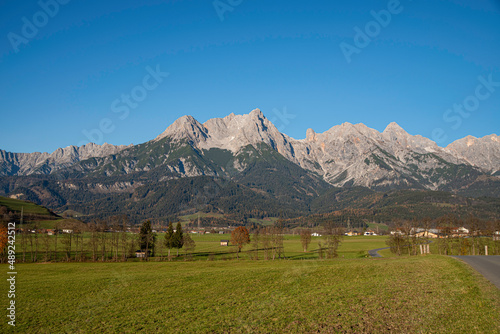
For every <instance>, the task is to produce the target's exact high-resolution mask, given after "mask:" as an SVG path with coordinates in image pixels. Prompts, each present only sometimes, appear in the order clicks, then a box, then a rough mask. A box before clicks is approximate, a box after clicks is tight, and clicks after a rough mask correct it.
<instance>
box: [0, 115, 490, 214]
mask: <svg viewBox="0 0 500 334" xmlns="http://www.w3.org/2000/svg"><path fill="white" fill-rule="evenodd" d="M499 170H500V138H499V137H498V136H497V135H494V134H492V135H489V136H486V137H483V138H474V137H470V136H469V137H466V138H463V139H460V140H457V141H455V142H454V143H451V144H450V145H448V146H447V147H445V148H443V147H439V146H438V145H437V144H436V143H435V142H433V141H431V140H430V139H427V138H425V137H422V136H419V135H410V134H408V133H407V132H406V131H405V130H403V129H402V128H401V127H400V126H399V125H398V124H396V123H391V124H389V125H388V126H387V128H386V129H385V130H384V131H383V132H379V131H377V130H374V129H370V128H369V127H367V126H365V125H364V124H350V123H344V124H341V125H336V126H334V127H332V128H331V129H329V130H327V131H325V132H323V133H316V132H315V131H314V130H312V129H308V130H307V132H306V138H305V139H294V138H291V137H289V136H287V135H286V134H283V133H281V132H280V131H279V130H278V129H277V128H276V127H275V126H274V125H273V124H272V122H270V121H269V120H268V119H267V118H266V117H265V116H264V114H263V113H262V112H261V111H260V110H259V109H255V110H253V111H252V112H250V113H249V114H246V115H235V114H230V115H228V116H226V117H224V118H214V119H210V120H208V121H206V122H205V123H203V124H202V123H200V122H198V121H197V120H196V119H194V118H193V117H192V116H183V117H181V118H179V119H178V120H176V121H175V122H174V123H173V124H172V125H170V126H169V127H168V128H167V129H166V130H165V131H164V132H163V133H162V134H160V135H159V136H157V137H156V138H155V139H153V140H151V141H149V142H146V143H144V144H139V145H135V146H132V145H131V146H113V145H109V144H104V145H102V146H99V145H95V144H88V145H85V146H82V147H74V146H70V147H66V148H62V149H58V150H56V151H55V152H53V153H51V154H48V153H10V152H5V151H2V150H0V176H1V177H0V194H3V195H7V196H13V197H19V198H24V199H30V200H33V201H34V202H36V203H40V204H44V205H47V206H49V207H51V208H56V209H57V208H59V209H68V208H71V209H75V208H78V209H79V210H85V208H86V206H88V203H89V201H92V203H93V204H92V205H94V207H96V203H97V202H99V201H104V198H108V200H107V201H108V202H109V198H110V197H109V196H110V195H113V196H114V197H113V198H112V201H113V202H116V201H122V202H120V203H122V204H120V205H123V206H129V207H130V210H137V209H136V208H135V206H137V205H138V204H137V203H139V202H141V201H143V200H144V198H148V200H144V201H146V202H144V205H146V206H148V207H151V206H154V205H155V202H154V201H153V202H151V200H152V198H153V197H154V196H156V197H154V198H155V199H156V201H157V202H156V203H159V202H161V201H162V199H161V198H160V197H161V196H160V194H164V195H165V194H166V193H168V192H169V190H168V189H170V190H171V189H172V187H174V188H175V189H176V191H180V192H182V193H183V194H185V196H186V197H185V198H183V199H182V198H181V199H179V198H177V199H176V201H177V200H180V202H182V203H184V204H183V205H181V204H179V203H178V204H179V205H178V206H175V207H172V208H171V210H170V211H169V212H177V211H181V210H183V209H185V207H186V205H187V206H189V205H192V204H186V203H192V201H193V198H194V197H197V196H202V197H203V196H204V197H205V200H203V201H202V202H203V203H204V204H207V203H209V202H211V201H212V202H213V200H214V198H216V197H217V198H219V197H220V196H222V194H225V192H226V191H228V189H233V188H232V187H234V189H233V190H231V192H230V193H229V194H228V195H227V196H229V197H225V199H224V201H231V199H230V198H233V197H231V196H244V197H248V196H249V197H250V198H253V201H254V202H255V203H261V204H259V205H261V206H262V205H263V206H269V205H271V204H272V203H274V202H273V201H275V203H274V204H272V205H271V206H270V207H269V210H272V208H274V207H276V208H278V207H288V208H290V209H291V210H295V209H297V210H302V211H307V210H310V209H311V203H312V202H311V201H312V200H313V199H314V198H317V197H320V196H322V194H323V193H325V192H327V191H328V189H331V188H332V187H333V188H345V189H348V188H353V187H365V188H367V189H372V190H376V191H389V190H395V189H401V190H402V189H412V190H431V191H447V192H451V193H455V194H461V195H466V196H474V197H477V196H493V197H500V190H499V189H500V177H499V174H500V173H499ZM190 179H191V181H190V182H191V183H190V184H189V183H186V181H188V180H190ZM195 179H196V184H197V187H198V186H199V187H202V188H203V189H205V188H207V187H208V188H211V189H212V190H213V189H216V190H215V191H216V193H217V196H215V195H210V196H206V195H203V192H204V191H205V190H206V189H205V190H203V189H201V188H199V187H198V188H197V189H190V190H189V191H187V190H186V189H183V187H184V188H186V187H187V188H189V187H191V186H192V184H193V180H195ZM183 180H184V181H183ZM200 180H203V181H200ZM198 183H199V184H198ZM228 185H229V186H228ZM240 186H241V187H240ZM158 187H160V188H161V187H163V188H162V189H161V190H160V188H158ZM165 187H166V188H165ZM169 187H170V188H169ZM152 188H155V189H156V190H155V191H153V190H152ZM205 192H206V191H205ZM82 193H85V195H82ZM154 194H156V195H154ZM200 194H201V195H200ZM120 196H122V197H120ZM189 196H191V197H190V198H188V197H189ZM224 196H226V195H224ZM259 196H260V197H259ZM117 198H121V199H119V200H118V199H117ZM207 198H208V199H207ZM233 200H235V198H233ZM96 201H97V202H96ZM103 203H104V202H103ZM214 203H215V202H214ZM224 203H226V202H224ZM264 203H266V204H264ZM269 203H271V204H269ZM298 203H300V204H298ZM226 204H227V203H226ZM226 204H224V205H226ZM240 204H241V203H240ZM102 205H104V204H102ZM113 205H114V206H115V209H113V210H116V207H117V206H118V204H116V203H115V204H113ZM214 205H219V206H224V205H223V204H221V202H220V200H219V201H218V202H217V203H215V204H214ZM105 207H106V208H107V209H106V210H111V209H109V208H108V206H106V205H105ZM132 207H134V209H132ZM230 208H231V205H227V207H226V210H230ZM246 209H248V208H246ZM246 209H241V210H243V211H244V210H246Z"/></svg>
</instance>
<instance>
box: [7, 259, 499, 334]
mask: <svg viewBox="0 0 500 334" xmlns="http://www.w3.org/2000/svg"><path fill="white" fill-rule="evenodd" d="M0 269H1V270H3V271H5V272H6V271H7V267H6V266H4V265H2V266H0ZM17 271H18V282H17V296H16V300H17V326H16V332H20V333H98V332H99V333H101V332H103V333H115V332H121V333H136V332H141V331H142V332H146V333H152V332H165V333H312V332H314V333H318V332H319V333H332V332H339V333H342V332H343V333H377V332H398V333H402V332H404V333H417V332H425V333H473V332H474V333H478V332H479V333H496V332H498V331H499V330H500V319H499V317H498V314H500V292H499V291H498V289H496V288H495V287H493V286H492V285H491V284H490V283H489V282H487V281H486V280H485V279H484V278H482V277H481V276H479V275H477V274H476V273H475V272H473V271H472V270H471V269H469V267H467V266H466V265H464V264H463V263H461V262H459V261H457V260H455V259H453V258H449V257H444V256H436V255H433V256H418V257H417V256H415V257H400V258H384V259H337V260H312V261H311V260H297V261H290V260H276V261H249V260H239V261H236V260H233V261H191V262H140V263H132V262H129V263H56V264H20V265H18V266H17ZM1 299H2V305H5V303H6V294H5V293H2V296H1ZM7 330H8V329H7V325H6V320H5V319H4V321H2V323H1V324H0V331H1V332H7Z"/></svg>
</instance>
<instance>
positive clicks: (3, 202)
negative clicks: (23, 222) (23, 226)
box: [0, 196, 51, 216]
mask: <svg viewBox="0 0 500 334" xmlns="http://www.w3.org/2000/svg"><path fill="white" fill-rule="evenodd" d="M0 206H5V207H7V210H9V211H15V212H21V210H23V211H24V214H25V215H29V214H33V215H47V216H50V215H51V213H50V211H49V210H47V208H45V207H43V206H40V205H36V204H34V203H31V202H26V201H21V200H18V199H13V198H9V197H3V196H0Z"/></svg>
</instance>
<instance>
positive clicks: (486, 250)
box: [484, 245, 488, 255]
mask: <svg viewBox="0 0 500 334" xmlns="http://www.w3.org/2000/svg"><path fill="white" fill-rule="evenodd" d="M484 255H488V245H484Z"/></svg>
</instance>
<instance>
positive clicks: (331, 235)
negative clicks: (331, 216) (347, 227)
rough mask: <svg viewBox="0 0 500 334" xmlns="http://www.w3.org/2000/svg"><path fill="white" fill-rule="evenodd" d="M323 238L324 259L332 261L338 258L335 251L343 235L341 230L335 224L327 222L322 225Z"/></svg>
mask: <svg viewBox="0 0 500 334" xmlns="http://www.w3.org/2000/svg"><path fill="white" fill-rule="evenodd" d="M324 230H325V231H324V234H323V238H324V240H325V248H326V249H325V251H326V258H327V259H333V258H336V257H337V256H338V254H337V249H338V247H339V245H340V243H341V242H342V237H343V235H344V230H343V228H342V227H341V226H340V225H339V224H338V223H336V222H333V221H329V222H327V223H325V225H324Z"/></svg>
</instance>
